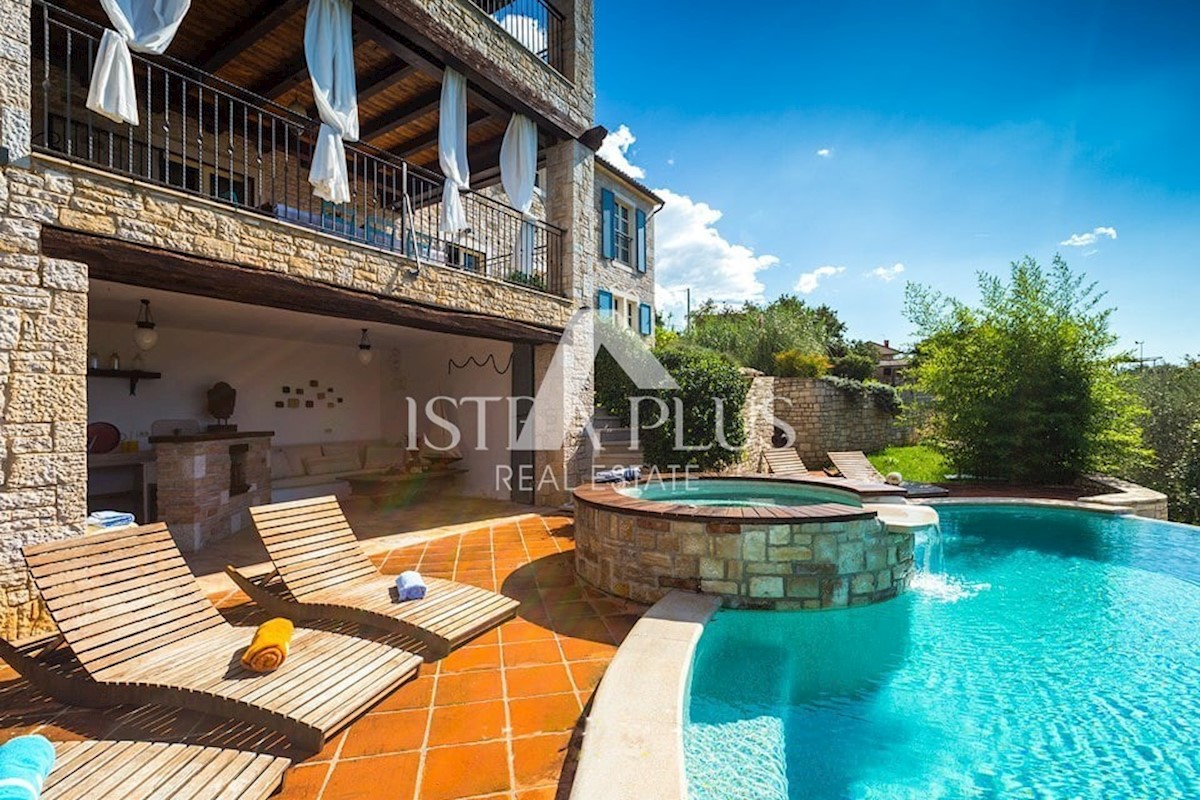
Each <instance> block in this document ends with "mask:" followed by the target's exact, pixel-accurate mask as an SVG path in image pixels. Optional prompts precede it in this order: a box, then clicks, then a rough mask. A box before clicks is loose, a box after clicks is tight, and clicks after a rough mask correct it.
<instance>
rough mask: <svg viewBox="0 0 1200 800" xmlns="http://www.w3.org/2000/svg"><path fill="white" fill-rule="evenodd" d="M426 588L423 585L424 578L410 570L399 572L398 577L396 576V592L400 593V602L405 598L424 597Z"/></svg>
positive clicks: (419, 598) (417, 598)
mask: <svg viewBox="0 0 1200 800" xmlns="http://www.w3.org/2000/svg"><path fill="white" fill-rule="evenodd" d="M428 588H429V587H427V586H426V585H425V579H424V578H422V577H421V576H420V575H419V574H418V573H416V572H413V571H412V570H409V571H408V572H401V573H400V577H398V578H396V592H397V593H398V594H399V595H400V602H401V603H403V602H404V601H405V600H423V599H425V592H426V590H427V589H428Z"/></svg>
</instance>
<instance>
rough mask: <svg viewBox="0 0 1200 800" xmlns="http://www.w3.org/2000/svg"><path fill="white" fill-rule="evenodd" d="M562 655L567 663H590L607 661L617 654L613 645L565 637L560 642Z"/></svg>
mask: <svg viewBox="0 0 1200 800" xmlns="http://www.w3.org/2000/svg"><path fill="white" fill-rule="evenodd" d="M560 644H561V645H562V650H563V655H565V656H566V657H567V660H568V661H591V660H595V659H598V658H602V659H604V660H606V661H607V660H609V659H611V658H612V657H613V655H614V654H615V653H616V652H617V646H616V645H615V644H609V643H608V642H592V641H589V640H587V639H572V638H568V637H566V636H564V637H562V638H561V640H560Z"/></svg>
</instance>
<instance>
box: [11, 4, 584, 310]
mask: <svg viewBox="0 0 1200 800" xmlns="http://www.w3.org/2000/svg"><path fill="white" fill-rule="evenodd" d="M217 5H220V6H226V5H229V6H230V8H232V7H234V6H236V5H237V4H236V3H233V4H230V3H227V2H225V1H224V0H218V1H217V2H214V3H213V4H212V5H211V6H207V7H206V6H199V7H193V10H192V12H191V13H190V14H189V17H188V18H187V19H186V20H185V23H184V26H183V27H181V29H180V33H179V35H178V36H177V38H176V43H175V45H173V46H172V50H171V52H172V53H176V52H177V51H178V53H179V55H177V56H176V57H169V56H158V57H151V58H148V57H144V56H141V55H139V54H137V53H134V54H133V62H134V74H135V77H136V83H137V86H138V101H139V103H140V104H141V117H142V120H141V125H139V126H136V127H133V126H128V125H124V124H118V123H114V122H112V121H110V120H108V119H105V118H103V117H101V116H99V115H97V114H94V113H93V112H91V111H89V110H88V109H87V108H86V107H85V101H86V96H87V87H88V82H89V80H90V77H91V73H92V65H93V62H94V59H95V54H96V52H97V47H98V44H99V39H100V36H101V35H102V33H103V25H102V24H101V23H102V18H101V19H97V18H96V17H97V15H98V14H100V13H102V12H100V11H99V4H91V3H84V2H79V3H74V4H73V5H72V8H70V9H68V8H64V7H62V6H59V5H54V4H51V3H47V2H45V0H34V3H33V45H32V48H33V71H34V75H33V94H34V97H33V148H34V150H36V151H38V152H41V153H45V154H48V155H53V156H56V157H60V158H65V159H67V160H70V161H75V162H80V163H83V164H86V165H88V166H91V167H95V168H99V169H101V170H104V171H107V172H111V173H115V174H119V175H123V176H126V177H130V178H134V179H137V180H140V181H145V182H147V183H151V184H156V185H159V186H163V187H167V188H170V189H174V190H176V191H180V192H185V193H188V194H192V195H196V196H198V197H203V198H205V199H207V200H211V201H215V202H218V203H222V204H226V205H229V206H232V207H235V208H237V209H238V210H239V211H241V212H244V213H246V214H252V215H257V216H261V217H263V218H267V219H273V220H277V221H280V222H287V223H292V224H296V225H301V226H304V227H306V228H311V229H314V230H317V231H320V232H322V233H323V234H325V235H328V236H333V237H338V238H342V239H346V240H350V241H353V242H357V243H359V244H362V245H367V246H371V247H378V248H383V249H385V250H389V251H392V252H395V253H397V254H398V255H401V256H404V257H407V258H409V259H412V260H414V261H417V262H418V263H421V264H435V265H438V266H440V267H446V268H453V269H460V270H464V271H467V272H470V273H473V274H476V275H484V276H487V277H490V278H494V279H498V280H502V281H507V282H510V283H514V284H517V285H519V286H522V287H525V288H528V289H532V290H537V291H542V292H547V293H550V294H558V295H562V294H563V292H564V290H565V288H566V287H565V284H564V281H563V275H562V238H563V232H562V231H561V229H559V228H556V227H555V226H553V225H550V224H548V223H546V222H544V221H541V220H533V219H527V218H524V217H523V216H522V215H521V214H520V213H519V212H518V211H516V210H515V209H513V208H511V207H509V206H508V205H506V204H504V203H503V202H500V201H499V200H497V199H495V198H494V197H491V196H489V194H496V192H494V191H492V192H488V191H486V190H485V191H471V192H467V193H464V197H463V201H464V206H465V209H466V213H467V218H468V222H469V229H468V230H467V231H465V232H463V233H460V234H458V235H446V234H442V233H441V232H439V230H438V220H439V219H440V216H441V203H442V183H443V180H442V177H441V176H440V175H439V174H437V173H435V172H433V171H432V170H431V169H429V167H430V166H434V165H436V163H437V117H438V115H437V97H438V94H439V93H440V89H439V86H438V83H437V82H436V81H435V80H433V76H432V75H431V74H430V73H429V68H430V66H431V65H430V64H429V63H428V62H427V61H425V62H424V63H423V67H424V69H418V68H417V67H415V66H413V65H412V64H411V63H405V62H403V61H401V60H400V58H401V57H400V56H399V55H398V52H397V51H399V52H404V50H405V47H404V44H403V43H402V42H396V41H395V40H390V41H392V44H393V45H394V46H393V47H392V48H391V49H388V48H385V47H383V46H381V45H379V44H378V41H377V40H378V39H380V38H383V39H387V37H386V36H384V35H382V34H381V33H380V32H378V31H376V32H375V33H376V34H377V35H376V36H375V37H372V36H370V35H369V34H370V31H369V30H367V31H365V32H364V35H363V36H362V37H361V41H360V37H356V50H355V58H356V65H357V68H358V74H359V103H360V117H361V127H362V139H363V141H362V142H360V143H358V144H347V146H346V153H347V167H348V170H349V174H350V182H351V195H352V197H351V201H350V202H349V203H346V204H344V205H333V204H330V203H326V202H324V201H321V200H320V199H319V198H315V197H313V195H312V192H311V190H310V187H309V185H308V180H307V178H308V170H309V166H310V160H311V153H312V146H313V143H314V141H315V138H316V133H317V129H318V127H319V122H318V121H317V120H315V119H312V118H310V117H309V116H308V113H309V108H310V107H311V88H310V87H309V85H308V77H307V70H306V68H305V66H304V59H303V50H302V30H303V6H302V4H300V3H296V2H290V3H289V2H288V1H287V0H285V1H284V2H282V3H280V8H281V9H282V10H281V11H280V12H278V13H279V14H283V15H284V16H283V17H280V18H277V19H274V20H272V22H273V24H274V27H272V28H270V29H267V28H264V27H263V24H264V21H262V20H258V21H256V20H243V21H241V22H240V23H239V24H238V29H239V30H240V31H241V34H239V35H236V36H233V37H232V38H230V37H229V36H228V35H227V34H223V33H222V32H221V31H222V27H221V25H220V23H221V22H222V20H224V19H225V17H226V16H227V14H231V13H235V12H233V11H232V10H229V9H224V8H220V9H218V8H216V7H215V6H217ZM289 8H290V9H291V12H292V14H291V17H290V18H287V16H286V14H284V12H285V11H287V10H288V9H289ZM89 9H90V10H91V16H92V18H91V19H89V18H88V17H86V16H84V13H85V12H87V11H88V10H89ZM77 11H78V12H80V13H76V12H77ZM240 13H242V14H245V13H247V12H245V11H242V12H240ZM268 16H276V14H275V13H273V14H272V15H268ZM229 21H230V22H237V20H236V19H232V20H229ZM357 22H358V21H357V19H356V30H357ZM297 23H298V28H299V31H298V32H297ZM289 26H290V35H289ZM189 27H190V30H189ZM185 33H190V34H191V35H192V38H191V39H188V38H185V37H184V34H185ZM247 34H249V35H251V36H252V37H253V38H247ZM214 37H215V39H214ZM222 37H224V38H222ZM272 37H279V39H280V41H281V42H282V41H287V42H288V45H289V46H283V45H282V44H281V43H276V42H272V41H271V39H272ZM206 39H208V40H210V41H217V42H223V46H221V47H217V46H215V45H212V44H211V43H210V42H206V41H205V40H206ZM243 40H244V41H243ZM293 40H294V42H293ZM292 44H294V47H290V45H292ZM177 45H178V47H177ZM205 54H207V57H205ZM410 58H411V60H412V61H416V60H417V56H416V55H415V54H412V55H410ZM198 65H199V66H198ZM201 67H208V68H209V69H203V68H201ZM218 73H220V74H218ZM364 76H366V77H365V79H364ZM232 78H238V80H237V81H235V80H232ZM247 85H249V86H253V87H255V88H254V89H247V88H244V86H247ZM468 121H469V123H470V127H469V136H470V139H469V141H470V158H471V163H472V168H473V171H474V172H475V174H476V176H478V178H479V182H480V183H481V184H486V183H489V182H490V183H493V184H494V183H495V182H496V181H498V177H499V172H498V168H497V167H496V164H497V162H498V157H499V143H500V138H501V137H502V136H503V130H504V125H505V124H506V123H507V118H506V116H505V113H504V111H503V109H501V108H497V107H496V106H495V104H494V102H492V101H490V100H488V99H487V98H484V97H480V96H478V95H477V94H472V98H471V103H470V106H469V111H468Z"/></svg>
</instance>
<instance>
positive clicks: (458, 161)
mask: <svg viewBox="0 0 1200 800" xmlns="http://www.w3.org/2000/svg"><path fill="white" fill-rule="evenodd" d="M439 114H440V116H441V118H440V120H439V122H438V161H439V163H441V165H442V174H443V175H445V176H446V186H445V189H443V191H442V220H441V225H440V229H441V231H442V233H458V232H460V231H464V230H466V229H467V212H466V211H465V210H464V209H463V204H462V197H461V196H460V194H459V193H460V192H461V191H463V190H464V189H470V188H471V168H470V165H469V164H467V79H466V78H464V77H463V76H462V75H461V74H460V73H458V72H456V71H455V70H452V69H449V68H447V69H446V71H445V72H444V73H442V102H441V107H440V109H439Z"/></svg>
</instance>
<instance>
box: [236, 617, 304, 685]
mask: <svg viewBox="0 0 1200 800" xmlns="http://www.w3.org/2000/svg"><path fill="white" fill-rule="evenodd" d="M295 630H296V627H295V626H294V625H292V621H291V620H287V619H283V618H276V619H272V620H267V621H266V622H264V623H263V624H262V625H259V626H258V630H256V631H255V632H254V639H253V640H251V642H250V646H249V647H247V648H246V652H245V653H242V666H243V667H245V668H246V669H248V670H250V671H251V672H273V671H274V670H277V669H279V667H280V665H282V664H283V661H284V659H286V658H287V655H288V647H289V646H290V645H291V642H292V633H293V632H294V631H295Z"/></svg>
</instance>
